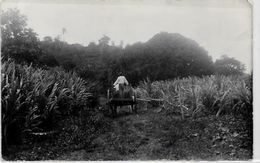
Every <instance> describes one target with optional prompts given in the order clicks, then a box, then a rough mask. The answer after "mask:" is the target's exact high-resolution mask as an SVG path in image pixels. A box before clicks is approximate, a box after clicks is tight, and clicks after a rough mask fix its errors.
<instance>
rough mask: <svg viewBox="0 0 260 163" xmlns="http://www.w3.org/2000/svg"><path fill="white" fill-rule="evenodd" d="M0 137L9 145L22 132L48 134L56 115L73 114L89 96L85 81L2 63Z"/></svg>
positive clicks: (85, 102) (63, 74) (73, 75)
mask: <svg viewBox="0 0 260 163" xmlns="http://www.w3.org/2000/svg"><path fill="white" fill-rule="evenodd" d="M1 79H2V83H1V89H2V92H1V96H2V101H1V104H2V136H3V140H4V141H3V142H4V143H5V144H6V143H10V142H11V141H14V140H17V139H19V138H20V137H21V134H22V133H23V132H25V131H48V130H52V129H53V127H55V124H56V122H57V121H58V119H59V116H61V115H63V116H66V115H75V114H77V113H78V112H80V110H81V109H83V107H85V106H87V104H88V99H89V97H90V96H91V94H90V93H88V89H89V88H88V87H86V82H85V81H83V80H82V79H81V78H79V77H78V76H77V75H76V74H75V73H66V72H64V71H63V70H62V69H60V68H56V69H51V70H43V69H37V68H33V67H32V66H22V65H19V64H15V62H11V61H7V62H4V63H3V64H2V78H1Z"/></svg>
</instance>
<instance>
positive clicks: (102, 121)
mask: <svg viewBox="0 0 260 163" xmlns="http://www.w3.org/2000/svg"><path fill="white" fill-rule="evenodd" d="M26 21H27V18H26V17H25V16H24V15H22V14H20V12H19V11H18V10H16V9H10V10H7V11H5V12H3V13H2V17H1V33H2V47H1V53H2V66H1V75H2V76H1V97H2V100H1V107H2V108H1V109H2V110H1V118H2V142H3V143H2V149H3V150H2V151H3V154H4V156H7V158H10V157H9V156H8V155H9V154H11V155H12V150H11V151H10V152H9V150H10V147H11V146H12V145H17V144H20V145H25V144H26V143H28V141H29V142H30V140H31V137H33V135H34V136H35V134H36V135H37V134H39V133H42V134H48V133H52V132H53V131H57V132H58V133H59V136H58V137H59V138H58V139H57V142H56V144H58V145H57V146H59V148H57V151H58V150H63V149H64V148H65V147H64V146H62V147H60V144H65V146H66V147H69V146H71V145H72V144H74V145H76V144H80V145H81V147H83V146H84V147H85V146H86V148H88V146H89V144H91V142H92V140H93V139H94V138H95V137H97V136H98V133H99V132H101V131H103V132H104V131H106V129H104V128H106V127H105V126H106V125H107V123H108V122H110V121H111V119H109V120H108V119H106V118H107V117H106V116H104V115H106V112H107V110H106V108H102V107H100V106H99V105H98V104H97V99H98V98H99V97H100V96H103V95H104V93H105V92H106V90H107V88H109V87H111V85H112V83H113V82H114V80H115V79H116V77H117V75H118V73H119V72H123V73H124V74H125V76H126V78H127V79H128V81H129V82H130V83H131V84H132V85H133V86H134V87H135V91H136V92H137V94H138V96H139V97H140V98H157V99H158V98H159V99H163V103H152V105H151V106H150V107H153V108H154V107H159V108H161V109H163V110H166V111H167V112H168V113H169V114H177V115H178V116H180V117H182V119H186V118H192V119H195V118H196V117H201V116H205V117H207V116H212V115H216V117H220V116H221V115H224V114H225V115H231V116H232V117H233V116H234V117H235V116H242V117H243V122H246V123H248V124H249V125H251V123H252V76H249V75H246V74H244V70H245V68H244V65H243V64H241V63H240V62H239V61H237V60H236V59H234V58H229V57H227V56H226V55H224V56H222V58H220V59H218V60H216V61H215V62H213V60H212V58H211V57H210V55H209V54H208V52H207V51H206V50H205V49H204V48H203V47H201V46H200V45H199V44H198V43H197V42H195V41H194V40H191V39H189V38H186V37H184V36H182V35H180V34H177V33H167V32H161V33H158V34H156V35H155V36H153V37H152V38H151V39H149V40H148V41H147V42H143V43H141V42H138V43H135V44H133V45H126V46H124V45H123V43H121V44H120V45H115V44H114V43H110V38H109V37H108V36H103V37H102V38H101V39H100V40H99V42H98V44H96V43H94V42H92V43H90V44H89V45H88V46H82V45H80V44H69V43H67V42H65V41H64V40H61V39H60V36H57V37H56V38H54V39H53V38H51V37H49V36H47V37H45V38H44V39H43V40H40V39H39V38H38V36H37V34H36V33H35V32H33V30H32V29H30V28H29V27H28V26H27V23H26ZM63 35H64V31H63ZM139 107H144V105H142V104H140V106H139ZM98 108H99V109H98ZM100 108H101V109H100ZM148 118H149V117H148ZM248 130H250V131H251V130H252V128H249V129H248ZM250 140H251V139H250ZM36 144H37V141H36ZM51 147H52V146H51ZM13 157H16V156H13ZM28 157H29V156H28ZM47 158H48V157H47ZM25 159H26V158H25ZM40 159H42V158H40Z"/></svg>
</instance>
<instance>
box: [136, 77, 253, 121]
mask: <svg viewBox="0 0 260 163" xmlns="http://www.w3.org/2000/svg"><path fill="white" fill-rule="evenodd" d="M248 83H249V84H248ZM251 87H252V85H250V82H248V79H247V78H246V79H245V77H242V76H219V75H216V76H205V77H203V78H198V77H188V78H183V79H176V80H171V81H155V82H152V83H151V82H150V81H149V80H148V81H143V82H141V83H140V85H139V87H137V88H136V91H137V92H139V93H138V95H139V96H140V97H143V98H147V97H151V98H162V99H164V104H163V105H164V106H165V107H166V108H167V109H170V110H173V111H176V112H180V113H181V115H182V117H183V118H184V117H185V115H188V116H195V115H197V114H199V113H208V114H215V115H216V116H219V115H220V114H222V113H224V112H226V113H243V114H252V92H251V91H252V88H251Z"/></svg>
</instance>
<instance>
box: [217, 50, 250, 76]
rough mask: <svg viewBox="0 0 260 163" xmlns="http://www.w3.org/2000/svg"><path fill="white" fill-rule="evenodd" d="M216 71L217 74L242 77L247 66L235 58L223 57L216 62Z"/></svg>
mask: <svg viewBox="0 0 260 163" xmlns="http://www.w3.org/2000/svg"><path fill="white" fill-rule="evenodd" d="M215 71H216V74H222V75H241V74H243V73H244V71H245V65H243V64H242V63H241V62H239V61H238V60H236V59H234V58H230V57H228V56H226V55H223V56H221V58H220V59H218V60H216V62H215Z"/></svg>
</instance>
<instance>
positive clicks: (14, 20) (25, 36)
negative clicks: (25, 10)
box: [1, 9, 41, 63]
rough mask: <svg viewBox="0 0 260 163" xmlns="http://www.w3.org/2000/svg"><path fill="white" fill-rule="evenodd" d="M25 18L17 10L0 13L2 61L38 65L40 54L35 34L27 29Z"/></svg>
mask: <svg viewBox="0 0 260 163" xmlns="http://www.w3.org/2000/svg"><path fill="white" fill-rule="evenodd" d="M26 21H27V18H26V17H25V16H24V15H22V14H20V12H19V10H17V9H9V10H7V11H5V12H2V13H1V36H2V37H1V38H2V48H1V52H2V57H3V58H2V59H3V60H8V59H9V58H13V59H14V60H16V61H17V62H20V63H22V62H26V63H38V58H39V56H40V54H41V49H40V47H39V40H38V38H37V34H36V33H35V32H34V31H33V30H32V29H31V28H28V27H27V22H26Z"/></svg>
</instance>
